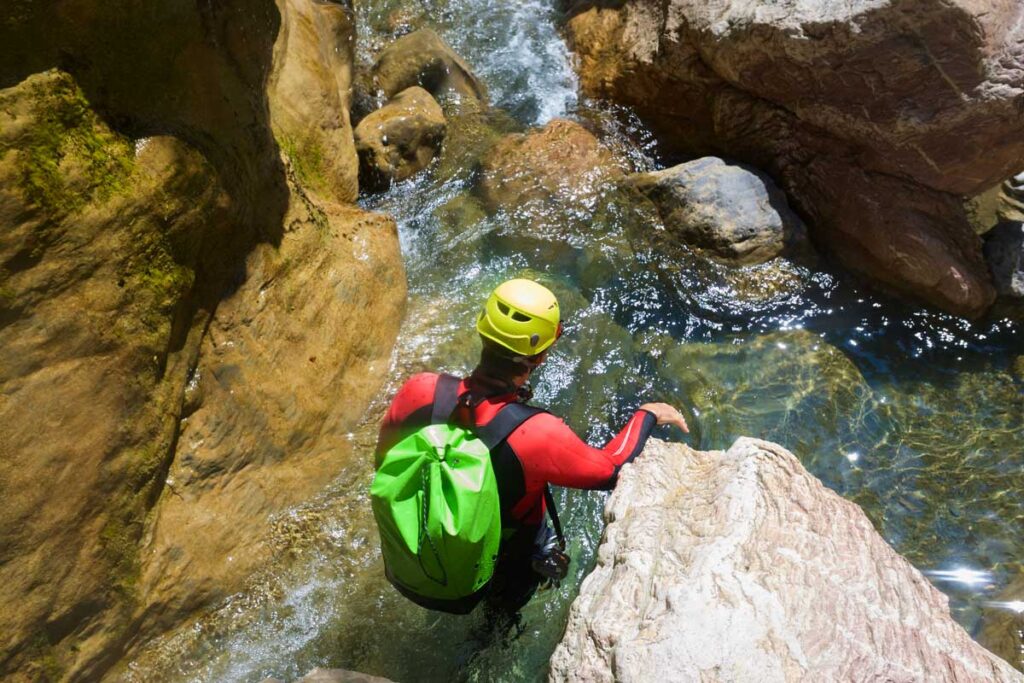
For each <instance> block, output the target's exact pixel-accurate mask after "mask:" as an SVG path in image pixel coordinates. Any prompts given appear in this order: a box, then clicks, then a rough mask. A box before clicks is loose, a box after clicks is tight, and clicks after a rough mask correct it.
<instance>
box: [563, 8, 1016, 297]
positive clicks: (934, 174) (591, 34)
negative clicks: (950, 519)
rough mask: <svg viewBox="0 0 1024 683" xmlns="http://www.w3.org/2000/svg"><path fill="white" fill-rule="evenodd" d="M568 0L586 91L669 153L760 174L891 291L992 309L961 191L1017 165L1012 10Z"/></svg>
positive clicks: (851, 263)
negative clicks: (619, 107) (718, 160)
mask: <svg viewBox="0 0 1024 683" xmlns="http://www.w3.org/2000/svg"><path fill="white" fill-rule="evenodd" d="M567 4H571V5H572V8H573V9H572V11H571V15H572V16H570V18H569V19H568V20H567V24H566V25H567V33H568V39H569V42H570V45H571V46H572V48H573V49H574V51H575V52H576V55H577V62H576V63H577V65H578V67H579V73H580V80H581V85H582V87H583V90H584V92H586V93H587V94H589V95H592V96H597V97H603V98H610V99H613V100H615V101H617V102H622V103H626V104H630V105H633V106H634V107H635V108H636V111H637V113H638V114H640V115H641V117H642V118H643V119H644V120H645V121H646V122H647V123H648V124H649V125H651V127H652V128H653V129H654V130H655V131H656V132H657V133H658V134H659V137H660V138H661V139H662V140H663V141H664V142H665V143H666V144H668V145H671V146H672V147H674V148H675V149H676V150H677V151H679V152H682V153H685V154H687V155H706V154H722V155H728V156H729V157H730V158H735V159H740V160H743V161H746V162H749V163H752V164H754V165H756V166H757V167H758V168H761V169H763V170H765V171H766V172H768V173H769V174H770V175H771V176H772V177H773V178H776V179H777V180H778V181H779V184H780V186H781V187H782V188H783V190H785V191H786V193H787V196H788V197H789V198H790V200H791V201H792V202H793V205H794V208H796V209H797V210H799V211H800V213H801V216H803V217H804V218H805V219H806V220H807V221H808V227H809V229H810V230H811V231H812V232H813V233H814V236H815V238H816V239H815V241H816V243H817V244H820V245H822V246H823V247H824V248H826V249H828V250H830V251H831V252H832V253H833V254H835V255H836V256H838V257H839V259H840V260H841V261H842V262H843V263H844V264H845V265H846V266H847V267H848V268H850V269H851V270H854V271H856V272H858V273H860V274H862V275H864V276H866V277H868V278H869V279H871V280H872V281H874V282H876V283H879V284H880V285H882V286H883V287H884V288H886V289H891V290H895V291H897V292H899V293H901V294H903V295H906V296H909V297H912V298H914V299H917V300H921V301H924V302H927V303H930V304H932V305H935V306H938V307H940V308H943V309H945V310H948V311H951V312H954V313H958V314H961V315H969V316H977V315H979V314H980V313H982V312H983V311H984V310H985V309H987V308H988V306H989V305H990V304H991V303H992V301H993V299H994V295H995V292H994V289H993V287H992V284H991V281H990V278H989V276H988V272H987V269H986V267H985V263H984V261H983V259H982V256H981V249H980V246H981V245H980V240H979V238H978V237H977V235H976V234H975V233H974V230H973V229H972V227H971V225H970V223H969V222H968V219H967V215H966V213H965V211H964V207H963V202H962V198H963V197H964V196H972V195H975V194H978V193H981V192H983V191H985V190H986V189H988V188H991V187H992V186H993V185H995V184H997V183H999V182H1001V181H1002V180H1003V179H1005V178H1007V177H1008V176H1009V175H1010V174H1012V173H1017V172H1019V171H1020V160H1021V158H1022V157H1024V119H1022V118H1021V117H1020V116H1019V114H1018V109H1019V99H1020V97H1021V95H1022V93H1024V49H1022V47H1021V46H1022V45H1024V42H1022V40H1021V37H1022V31H1024V21H1022V18H1024V6H1022V5H1021V4H1020V3H1016V2H999V3H975V2H969V1H967V0H955V1H952V2H941V1H939V0H924V1H922V2H919V3H917V4H915V6H914V7H915V11H913V12H910V13H908V12H906V11H904V10H905V8H904V6H903V4H902V3H899V2H894V1H891V0H857V1H855V2H847V3H827V2H800V3H784V4H773V5H771V6H770V7H769V6H766V5H764V3H759V2H752V1H739V2H724V1H721V0H718V1H713V2H703V1H701V2H698V1H694V0H672V1H671V2H660V1H655V0H629V1H628V2H617V3H567ZM908 35H912V36H914V39H913V40H907V39H906V37H907V36H908ZM851 74H854V75H851Z"/></svg>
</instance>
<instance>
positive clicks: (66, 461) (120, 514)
mask: <svg viewBox="0 0 1024 683" xmlns="http://www.w3.org/2000/svg"><path fill="white" fill-rule="evenodd" d="M0 108H2V109H3V112H4V114H3V117H2V119H0V150H3V151H2V152H0V187H2V190H0V225H2V226H3V230H2V237H0V264H2V265H0V433H2V434H3V437H2V438H0V498H2V499H3V501H4V504H3V506H2V511H0V548H2V550H0V598H2V599H3V601H4V603H5V605H7V608H6V609H4V610H3V613H2V615H0V633H3V637H2V640H0V678H6V677H7V676H9V675H12V673H13V672H14V671H19V672H20V674H21V675H24V676H26V677H27V678H30V679H36V680H40V679H41V678H42V677H44V676H45V677H48V678H51V679H53V680H56V679H57V678H59V677H60V676H61V675H64V673H65V672H66V671H67V670H68V668H69V665H70V664H71V662H74V666H76V667H77V668H78V671H82V672H89V671H92V670H94V669H95V668H100V669H101V668H102V667H103V666H104V663H105V662H109V656H110V655H109V651H108V648H109V647H110V646H111V645H112V644H117V643H118V642H119V635H118V633H119V631H118V629H119V626H120V624H122V623H123V622H124V621H126V620H127V619H128V618H129V617H130V613H131V603H132V601H134V600H136V599H137V582H138V573H139V563H138V558H137V549H136V543H137V541H138V538H139V536H140V534H141V533H142V529H143V525H144V521H145V514H146V511H147V510H148V508H149V507H150V506H151V505H152V503H153V500H154V499H155V497H156V496H157V495H158V494H159V491H160V487H161V485H162V475H163V472H164V471H165V470H166V467H167V466H168V464H169V461H170V458H171V453H172V451H173V444H174V439H175V435H176V432H177V418H178V417H179V416H180V412H181V395H182V393H183V391H184V388H185V381H186V376H187V373H188V368H189V367H190V366H191V365H192V364H194V363H195V359H196V355H197V352H198V347H199V343H200V338H201V332H202V329H203V326H204V323H205V320H206V319H207V318H208V316H207V315H206V314H205V313H204V312H203V311H202V310H200V311H195V312H194V308H193V306H194V304H193V303H192V301H193V300H194V299H197V298H198V299H200V300H201V299H202V296H203V291H202V286H201V285H197V284H196V278H197V273H201V272H204V271H205V272H209V271H210V270H211V269H216V268H218V267H223V265H224V261H230V256H226V255H225V251H226V250H225V249H224V247H225V238H226V237H227V236H228V235H230V234H232V232H233V229H234V227H235V223H234V222H233V221H232V220H231V217H230V215H229V214H228V212H227V211H225V202H226V194H225V192H224V190H223V188H222V187H221V186H220V184H219V183H218V182H217V178H216V174H215V172H214V170H213V168H212V167H211V166H210V165H209V164H208V163H206V162H205V160H204V159H203V157H202V156H201V155H200V154H199V153H198V152H197V151H196V150H195V149H193V148H191V147H189V146H188V145H186V144H184V143H181V142H180V141H178V140H175V139H173V138H165V137H162V138H152V139H148V140H146V141H144V142H143V143H141V144H139V145H138V149H136V146H135V145H133V144H132V141H130V140H129V139H127V138H125V137H124V136H123V135H120V134H118V133H116V132H114V131H112V130H111V129H110V128H109V127H108V126H107V125H105V124H104V123H103V122H102V121H101V120H100V119H99V118H98V117H97V116H96V115H95V113H94V112H93V111H92V110H91V109H90V108H89V104H88V101H87V100H86V99H85V97H84V95H83V94H82V92H81V90H80V89H79V87H78V85H77V83H76V82H75V80H74V79H73V78H72V77H71V76H70V75H68V74H66V73H63V72H59V71H48V72H45V73H43V74H38V75H35V76H32V77H30V78H28V79H26V80H25V81H23V82H22V83H20V84H19V85H17V86H15V87H13V88H8V89H5V90H0ZM193 312H194V317H193ZM183 319H184V320H183ZM193 325H194V327H193ZM48 625H49V626H48ZM69 641H71V642H74V643H75V644H76V649H77V652H76V653H75V654H74V656H73V657H68V656H67V651H66V649H64V648H65V647H66V643H67V642H69Z"/></svg>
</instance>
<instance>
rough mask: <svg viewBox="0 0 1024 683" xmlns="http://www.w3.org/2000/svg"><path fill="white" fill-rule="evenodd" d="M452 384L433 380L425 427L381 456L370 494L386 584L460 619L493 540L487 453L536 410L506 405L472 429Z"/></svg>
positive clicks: (494, 498)
mask: <svg viewBox="0 0 1024 683" xmlns="http://www.w3.org/2000/svg"><path fill="white" fill-rule="evenodd" d="M458 387H459V379H458V378H457V377H453V376H451V375H441V376H440V377H439V378H438V381H437V387H436V389H435V391H434V404H433V407H432V410H431V420H430V422H431V424H429V425H426V426H424V427H421V428H420V429H418V430H417V431H416V432H414V433H413V434H411V435H409V436H408V437H406V438H404V439H402V440H401V441H399V442H398V443H397V444H395V446H393V447H392V448H391V449H390V450H389V451H388V452H387V453H386V454H385V455H384V458H383V460H382V461H381V464H380V466H379V467H378V468H377V474H376V476H375V477H374V479H373V484H372V486H371V487H370V496H371V500H372V505H373V514H374V517H375V518H376V520H377V527H378V529H379V530H380V543H381V553H382V554H383V556H384V567H385V573H386V575H387V578H388V580H389V581H390V582H391V583H392V585H394V586H395V588H397V589H398V590H399V592H401V593H402V594H403V595H405V596H406V597H407V598H409V599H410V600H412V601H413V602H416V603H417V604H419V605H422V606H423V607H427V608H430V609H436V610H442V611H445V612H452V613H455V614H465V613H468V612H469V611H471V610H472V609H473V607H475V606H476V604H477V603H478V602H479V601H480V599H481V598H482V597H483V594H484V592H485V589H486V588H487V584H488V582H489V581H490V580H491V577H492V576H493V575H494V568H495V564H496V562H497V558H498V547H499V545H500V543H501V506H500V501H499V498H498V485H497V481H496V480H495V477H494V468H493V467H492V466H491V449H493V448H495V447H497V446H498V445H499V444H500V443H501V442H503V441H504V440H505V439H506V438H508V436H509V434H511V433H512V432H513V431H515V429H516V428H517V427H518V426H519V425H521V424H522V423H523V422H525V421H526V420H527V419H529V418H530V417H532V416H533V415H536V414H537V413H539V412H542V411H541V410H540V409H539V408H534V407H532V406H526V405H523V404H519V403H510V404H508V405H506V406H505V407H503V408H502V409H501V410H500V411H499V412H498V414H497V415H496V416H495V418H494V419H493V420H491V422H489V423H488V424H487V425H485V426H483V427H479V428H477V427H475V426H473V424H472V423H473V421H472V418H471V410H467V408H468V407H469V406H468V405H467V404H466V399H467V397H465V396H463V397H459V396H458ZM460 398H461V399H462V400H461V405H460ZM456 408H459V410H458V411H457V410H456ZM453 413H456V414H457V415H453Z"/></svg>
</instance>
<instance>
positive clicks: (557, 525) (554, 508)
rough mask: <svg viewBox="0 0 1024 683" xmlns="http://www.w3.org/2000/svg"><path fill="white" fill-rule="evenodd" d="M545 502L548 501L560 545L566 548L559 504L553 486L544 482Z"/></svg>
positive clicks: (549, 514) (552, 522)
mask: <svg viewBox="0 0 1024 683" xmlns="http://www.w3.org/2000/svg"><path fill="white" fill-rule="evenodd" d="M544 502H545V503H547V507H548V516H549V517H551V524H552V525H553V526H554V527H555V535H556V536H557V537H558V545H559V546H560V547H561V548H562V550H565V535H564V534H563V533H562V520H560V519H558V506H557V505H555V497H554V496H553V495H552V494H551V487H550V486H549V485H547V484H544Z"/></svg>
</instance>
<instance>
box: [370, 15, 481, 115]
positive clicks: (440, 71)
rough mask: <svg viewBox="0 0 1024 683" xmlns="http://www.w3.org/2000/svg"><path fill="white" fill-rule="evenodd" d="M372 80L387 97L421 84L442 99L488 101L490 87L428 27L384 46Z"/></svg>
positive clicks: (374, 66) (479, 102) (375, 65)
mask: <svg viewBox="0 0 1024 683" xmlns="http://www.w3.org/2000/svg"><path fill="white" fill-rule="evenodd" d="M373 82H374V83H375V84H376V86H377V87H378V88H380V90H381V91H382V92H383V93H384V96H385V97H393V96H394V95H396V94H397V93H399V92H401V91H402V90H405V89H406V88H411V87H412V86H414V85H418V86H420V87H422V88H424V89H426V90H427V91H429V92H430V94H432V95H434V96H435V97H437V98H439V99H440V98H442V97H448V96H454V97H456V98H458V99H460V100H462V101H464V102H466V103H467V104H473V103H478V104H484V105H486V103H487V90H486V88H485V87H484V85H483V83H482V82H480V80H479V79H478V78H477V77H476V75H474V74H473V70H472V69H471V68H470V66H469V65H468V64H466V62H465V61H463V59H462V58H461V57H459V55H457V54H455V51H454V50H452V49H451V47H449V46H448V44H447V43H445V42H444V40H442V39H441V37H440V36H439V35H437V33H435V32H434V31H433V30H432V29H429V28H422V29H420V30H418V31H413V32H412V33H410V34H408V35H405V36H402V37H401V38H399V39H398V40H396V41H395V42H393V43H392V44H391V45H388V46H387V47H386V48H384V50H383V51H382V52H381V53H380V56H379V57H378V58H377V62H376V64H374V65H373Z"/></svg>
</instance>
